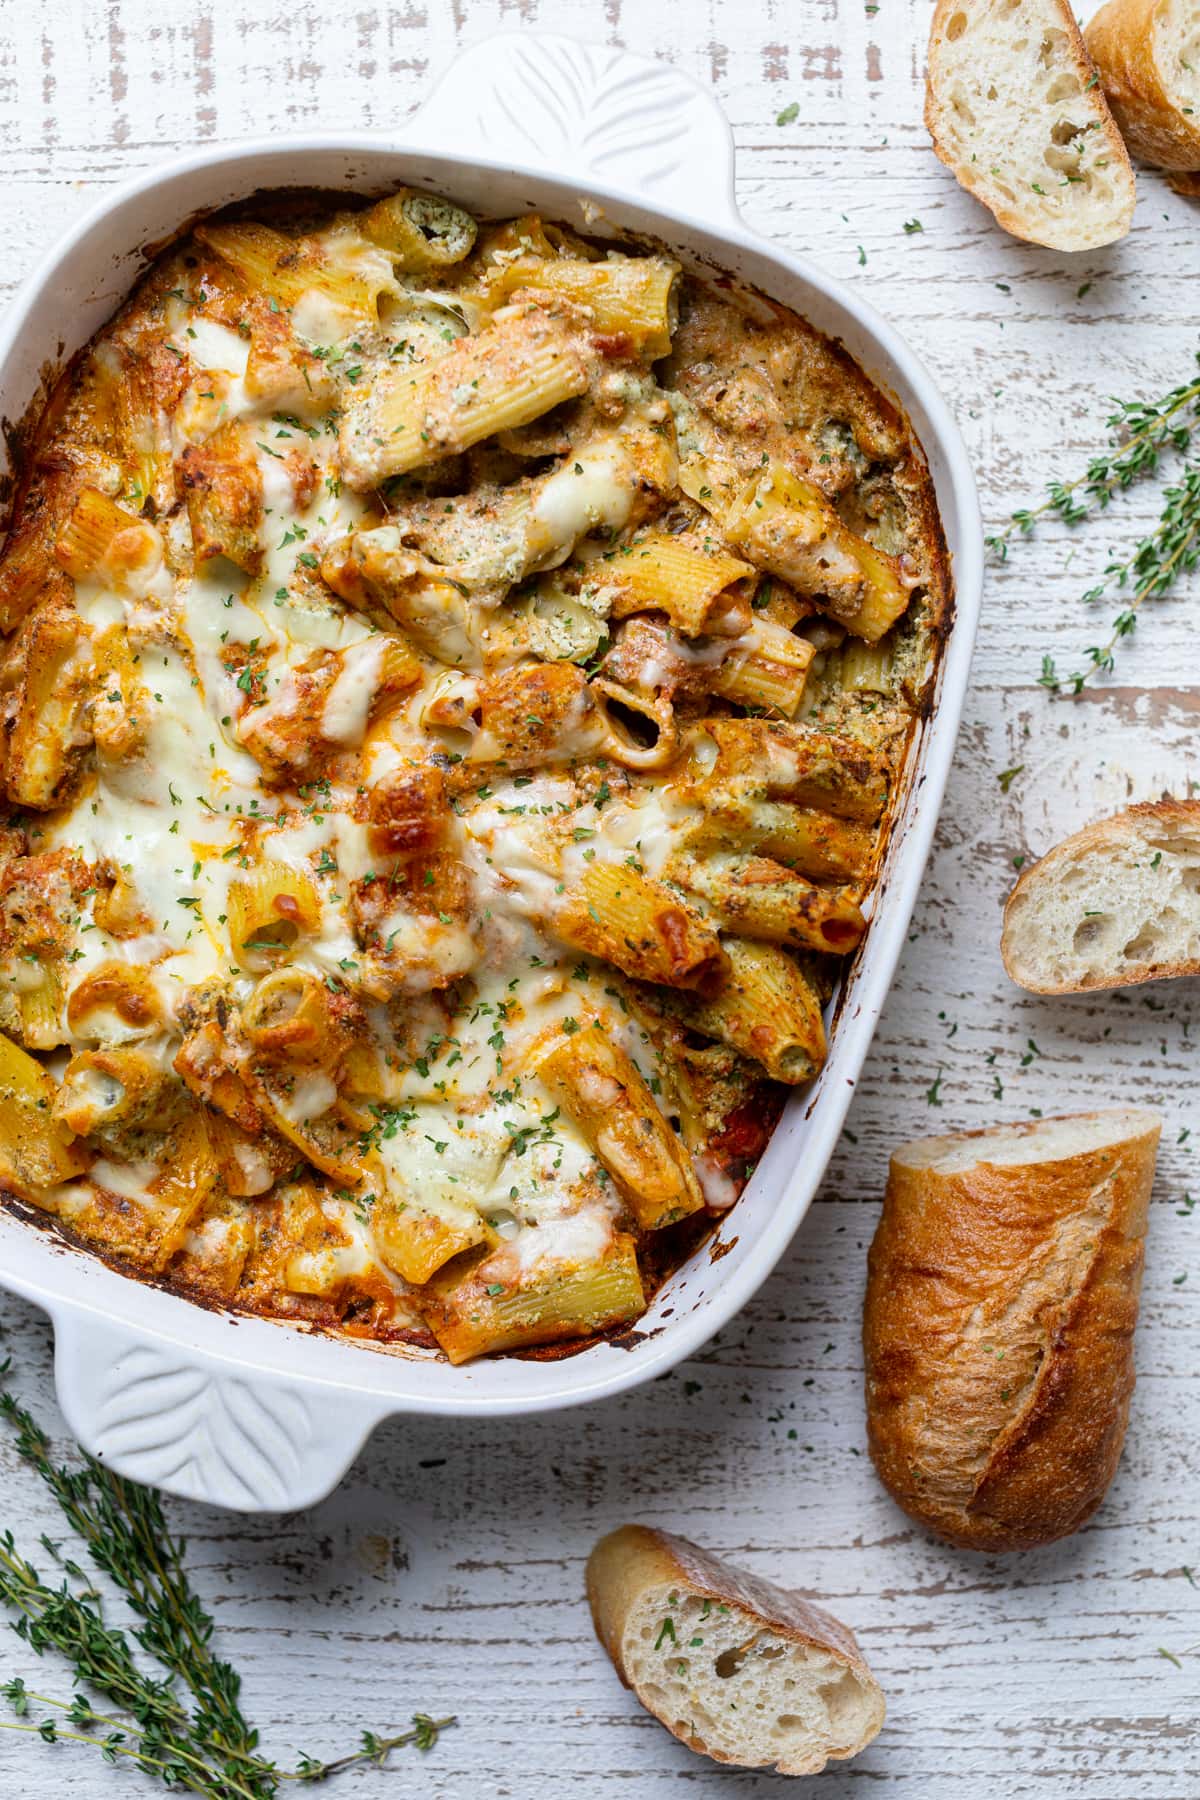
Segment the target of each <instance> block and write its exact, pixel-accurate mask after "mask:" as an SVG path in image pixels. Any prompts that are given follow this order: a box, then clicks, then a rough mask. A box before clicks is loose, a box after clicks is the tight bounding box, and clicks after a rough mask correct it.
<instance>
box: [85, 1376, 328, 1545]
mask: <svg viewBox="0 0 1200 1800" xmlns="http://www.w3.org/2000/svg"><path fill="white" fill-rule="evenodd" d="M90 1435H92V1436H93V1438H94V1441H95V1442H96V1443H97V1444H98V1446H99V1453H100V1454H101V1455H102V1456H103V1458H104V1460H105V1461H106V1462H108V1463H111V1464H112V1465H114V1466H115V1467H117V1468H118V1469H119V1470H120V1472H121V1473H122V1474H123V1475H127V1476H129V1477H130V1479H131V1480H133V1481H140V1482H144V1483H145V1484H147V1485H148V1486H151V1487H163V1488H167V1489H168V1490H169V1491H170V1492H171V1493H175V1494H183V1495H186V1496H188V1497H189V1498H191V1499H194V1500H203V1501H206V1502H208V1503H210V1504H211V1505H214V1506H229V1507H235V1508H238V1509H240V1510H245V1509H247V1508H257V1509H261V1510H264V1511H269V1510H284V1509H286V1508H288V1507H289V1506H290V1505H292V1504H294V1502H293V1500H292V1498H291V1496H292V1495H293V1494H294V1492H295V1489H296V1485H297V1481H298V1478H299V1477H300V1475H301V1472H302V1468H303V1458H304V1452H305V1451H306V1450H307V1448H308V1447H309V1445H310V1443H311V1442H312V1439H313V1436H314V1428H313V1418H312V1413H311V1410H310V1407H309V1403H308V1401H307V1400H306V1399H305V1397H304V1395H303V1394H302V1393H301V1391H300V1390H299V1389H298V1388H295V1387H291V1386H286V1385H283V1384H281V1383H279V1382H275V1381H272V1380H271V1379H270V1378H269V1377H256V1378H255V1379H254V1381H253V1382H250V1381H246V1380H244V1379H243V1378H242V1377H240V1376H237V1375H220V1376H218V1375H216V1374H214V1373H212V1372H211V1371H209V1370H207V1369H205V1368H204V1367H202V1366H200V1365H198V1364H195V1363H190V1364H189V1363H180V1362H178V1361H176V1360H174V1359H173V1358H172V1357H171V1356H170V1354H169V1353H167V1352H165V1351H164V1350H162V1349H160V1348H158V1347H157V1346H155V1345H151V1344H140V1345H138V1346H137V1347H136V1348H134V1349H133V1350H131V1351H130V1352H129V1353H128V1354H127V1355H125V1356H122V1357H120V1358H119V1359H118V1360H117V1361H115V1362H113V1363H112V1364H110V1366H109V1368H108V1371H107V1373H106V1375H105V1376H104V1378H103V1379H102V1382H101V1383H100V1392H99V1396H98V1405H97V1409H96V1413H95V1416H94V1429H93V1432H92V1433H91V1434H90Z"/></svg>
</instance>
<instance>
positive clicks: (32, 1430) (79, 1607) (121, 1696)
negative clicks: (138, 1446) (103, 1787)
mask: <svg viewBox="0 0 1200 1800" xmlns="http://www.w3.org/2000/svg"><path fill="white" fill-rule="evenodd" d="M6 1372H7V1365H6V1364H5V1365H0V1377H2V1376H3V1375H4V1374H5V1373H6ZM0 1418H3V1419H4V1420H5V1421H6V1422H7V1423H8V1424H9V1425H11V1426H12V1428H13V1430H14V1433H15V1442H16V1447H17V1451H18V1453H19V1455H20V1456H21V1457H22V1459H23V1460H24V1461H25V1462H26V1463H28V1464H29V1466H30V1467H31V1468H33V1469H34V1470H35V1471H36V1472H37V1474H38V1475H39V1476H40V1477H41V1479H42V1480H43V1481H44V1482H45V1483H46V1485H47V1487H48V1488H49V1489H50V1492H51V1493H52V1494H53V1496H54V1498H55V1501H56V1502H57V1504H58V1506H59V1509H60V1511H61V1512H62V1515H63V1517H64V1519H65V1521H66V1522H67V1524H69V1525H70V1526H71V1527H72V1529H73V1530H74V1531H75V1532H76V1533H77V1534H78V1535H79V1537H80V1538H81V1539H82V1541H83V1543H84V1544H85V1545H86V1546H87V1548H88V1550H89V1552H90V1554H91V1556H92V1558H93V1560H94V1562H95V1563H96V1565H97V1567H98V1568H100V1569H101V1570H103V1572H104V1573H105V1574H107V1575H108V1576H109V1577H110V1578H111V1579H112V1581H113V1582H114V1583H115V1585H116V1586H117V1587H118V1588H119V1589H120V1590H121V1592H122V1593H123V1594H124V1595H125V1597H126V1599H127V1600H128V1602H129V1604H130V1605H131V1606H132V1607H133V1609H134V1611H135V1613H136V1614H137V1615H138V1618H139V1619H140V1621H141V1623H140V1624H139V1625H137V1626H136V1627H134V1628H133V1629H132V1630H131V1631H130V1632H129V1633H128V1634H126V1633H125V1632H124V1631H121V1630H118V1629H117V1628H116V1627H114V1626H111V1625H109V1624H108V1623H107V1622H106V1620H105V1618H104V1615H103V1610H102V1601H101V1597H100V1595H99V1594H98V1593H97V1591H96V1589H95V1587H94V1586H93V1585H92V1583H91V1581H90V1580H89V1579H88V1577H87V1575H86V1574H85V1572H84V1570H83V1569H81V1568H80V1567H79V1565H78V1564H77V1563H76V1562H74V1561H72V1560H71V1558H70V1557H69V1556H67V1555H64V1554H62V1552H61V1547H60V1546H59V1545H58V1544H57V1543H55V1542H53V1541H52V1540H51V1539H50V1538H49V1537H43V1539H42V1543H43V1545H44V1547H45V1549H46V1551H47V1552H48V1554H49V1555H51V1556H52V1557H53V1558H54V1560H55V1562H56V1563H57V1564H58V1566H59V1568H60V1569H61V1570H62V1572H63V1576H64V1579H63V1582H62V1585H61V1586H60V1587H58V1588H55V1587H52V1586H51V1585H49V1584H48V1583H47V1582H46V1581H44V1580H43V1579H42V1577H41V1575H40V1574H39V1573H38V1571H37V1570H36V1569H35V1568H34V1566H33V1565H32V1563H30V1562H28V1561H27V1560H26V1558H25V1557H23V1556H22V1555H21V1554H20V1552H19V1551H18V1550H17V1548H16V1545H15V1543H14V1541H13V1537H12V1534H11V1532H4V1533H0V1602H2V1603H3V1604H5V1605H7V1606H8V1607H9V1608H10V1610H11V1611H12V1612H13V1613H15V1614H16V1618H15V1619H14V1621H13V1630H14V1631H15V1632H16V1633H17V1635H18V1636H19V1637H21V1638H22V1639H23V1640H24V1641H25V1642H26V1643H27V1644H28V1646H29V1648H30V1649H31V1650H32V1651H33V1652H34V1653H35V1654H36V1655H38V1656H41V1655H43V1654H44V1653H45V1652H46V1651H47V1650H50V1649H53V1650H57V1651H58V1652H59V1653H60V1654H61V1655H62V1656H64V1657H65V1658H66V1660H67V1662H68V1663H69V1664H70V1666H71V1668H72V1670H73V1672H74V1678H75V1682H76V1684H77V1691H76V1693H75V1696H74V1698H73V1699H72V1700H70V1701H66V1700H59V1699H55V1698H53V1697H52V1696H50V1695H47V1694H41V1693H34V1692H32V1691H31V1690H30V1689H28V1688H27V1687H26V1686H25V1683H24V1682H23V1681H22V1680H21V1679H20V1677H19V1676H18V1677H14V1678H13V1679H11V1680H9V1681H7V1682H5V1683H3V1684H0V1694H2V1695H3V1697H4V1698H5V1699H7V1700H8V1702H9V1704H10V1705H11V1706H12V1708H13V1710H14V1712H15V1713H16V1714H17V1715H18V1720H17V1721H13V1720H0V1730H5V1731H18V1732H24V1733H26V1734H27V1735H36V1736H40V1737H41V1738H43V1739H44V1740H45V1741H46V1742H47V1743H51V1744H52V1743H57V1742H59V1741H64V1742H71V1743H79V1744H90V1745H91V1746H92V1747H93V1748H94V1749H99V1750H100V1752H101V1754H102V1755H103V1756H104V1758H105V1760H106V1761H107V1762H110V1763H115V1762H116V1760H117V1758H118V1757H122V1758H125V1759H126V1760H127V1761H129V1762H132V1763H134V1764H136V1766H137V1767H138V1768H140V1769H142V1770H143V1771H144V1772H145V1773H147V1774H150V1775H154V1776H156V1777H157V1778H158V1779H159V1780H161V1781H162V1782H163V1783H164V1784H165V1785H166V1786H167V1787H176V1788H187V1789H189V1790H190V1791H191V1792H192V1793H194V1794H199V1795H201V1796H202V1797H203V1800H274V1796H276V1795H277V1794H278V1792H279V1788H280V1784H281V1783H283V1782H285V1781H288V1782H291V1781H302V1782H316V1781H324V1780H326V1779H327V1778H328V1777H329V1776H331V1775H335V1774H340V1773H341V1772H342V1771H343V1770H345V1769H349V1768H352V1767H354V1766H355V1765H357V1764H366V1763H373V1764H375V1765H377V1766H380V1765H382V1764H383V1763H384V1762H385V1761H386V1759H387V1758H388V1756H389V1755H390V1754H391V1752H392V1751H393V1750H398V1749H401V1748H402V1747H405V1746H407V1745H413V1746H414V1747H415V1748H416V1749H417V1750H419V1751H426V1750H429V1749H431V1748H432V1747H433V1745H434V1744H435V1743H436V1742H437V1739H438V1735H439V1733H440V1732H442V1731H444V1730H446V1729H447V1728H448V1727H450V1726H451V1725H454V1724H455V1723H456V1720H455V1719H454V1717H453V1716H451V1717H448V1718H444V1719H436V1720H435V1719H432V1718H430V1717H429V1716H428V1714H426V1713H416V1714H414V1715H413V1721H412V1726H411V1728H410V1729H409V1730H407V1731H403V1732H399V1733H397V1734H395V1735H393V1736H390V1737H381V1736H378V1735H376V1734H375V1733H374V1732H370V1731H364V1732H363V1733H362V1737H361V1740H360V1745H359V1748H358V1749H356V1750H353V1751H349V1752H347V1753H345V1754H344V1755H341V1756H337V1757H334V1758H332V1759H330V1760H328V1761H318V1760H316V1759H315V1758H312V1757H308V1756H305V1757H303V1758H302V1759H301V1761H300V1765H299V1767H298V1768H296V1769H280V1768H278V1767H277V1766H276V1764H275V1763H273V1762H272V1761H270V1760H269V1759H268V1758H267V1757H265V1756H263V1755H262V1754H260V1753H259V1751H258V1733H257V1731H255V1730H254V1728H253V1727H252V1726H251V1725H250V1724H249V1722H248V1721H247V1719H246V1717H245V1715H244V1713H243V1712H242V1708H241V1702H240V1692H241V1681H240V1678H239V1676H238V1674H237V1672H236V1670H235V1669H233V1667H232V1666H231V1665H230V1664H229V1663H226V1662H223V1661H222V1660H221V1659H220V1658H219V1657H218V1656H216V1655H215V1654H214V1652H213V1648H212V1639H213V1621H212V1618H211V1616H210V1615H209V1614H208V1613H207V1612H206V1611H205V1609H204V1607H203V1606H202V1605H201V1603H200V1599H199V1597H198V1595H197V1594H196V1593H195V1592H194V1591H193V1589H192V1586H191V1583H190V1581H189V1580H188V1576H187V1572H186V1566H185V1562H184V1555H185V1549H186V1545H185V1542H184V1540H183V1539H182V1538H176V1537H173V1536H172V1535H171V1534H170V1532H169V1531H168V1529H167V1525H166V1520H165V1518H164V1515H163V1511H162V1503H161V1500H160V1498H159V1496H158V1495H157V1494H155V1493H153V1492H152V1491H151V1490H150V1489H148V1488H141V1487H138V1486H137V1485H136V1484H135V1483H133V1482H129V1481H125V1480H123V1479H122V1478H121V1477H120V1476H118V1475H113V1474H112V1473H110V1472H109V1471H108V1470H107V1469H105V1468H103V1467H102V1466H101V1465H100V1464H99V1463H97V1462H96V1461H95V1460H94V1459H93V1458H91V1457H85V1458H84V1459H83V1464H82V1467H80V1468H78V1469H67V1468H63V1467H60V1466H59V1465H57V1464H55V1463H54V1462H53V1461H52V1459H51V1455H50V1444H49V1440H48V1439H47V1437H46V1435H45V1433H44V1432H43V1431H42V1429H41V1427H40V1426H39V1425H38V1424H37V1422H36V1421H35V1420H34V1419H33V1418H32V1417H31V1416H30V1414H29V1413H27V1412H26V1411H25V1410H24V1408H23V1407H21V1406H19V1405H18V1404H17V1402H16V1401H15V1400H14V1399H13V1397H12V1395H11V1394H9V1393H8V1392H7V1391H6V1390H4V1389H3V1388H0ZM72 1584H74V1585H72ZM131 1639H132V1640H133V1642H134V1643H136V1644H137V1645H139V1646H140V1647H141V1649H142V1650H144V1651H146V1652H147V1653H148V1654H149V1655H150V1656H152V1657H153V1658H154V1659H155V1660H156V1662H158V1663H159V1664H160V1665H161V1667H162V1668H163V1669H164V1670H165V1671H166V1673H165V1675H164V1676H163V1677H162V1678H157V1677H154V1676H151V1675H147V1674H144V1673H143V1672H142V1670H141V1668H140V1667H139V1666H138V1664H137V1662H135V1660H134V1656H133V1652H132V1647H131V1642H130V1640H131ZM177 1682H179V1683H181V1684H182V1689H183V1690H186V1696H190V1701H191V1704H190V1705H189V1704H188V1703H187V1698H186V1696H185V1694H184V1692H182V1691H180V1689H177V1687H176V1683H177ZM85 1688H88V1689H91V1690H92V1691H94V1692H96V1693H99V1694H103V1695H104V1696H105V1697H106V1698H107V1699H108V1700H109V1701H111V1702H113V1704H114V1705H115V1706H116V1708H117V1709H118V1711H117V1712H115V1713H113V1712H101V1711H100V1710H99V1709H98V1708H97V1707H95V1706H94V1705H93V1704H92V1702H91V1701H90V1700H89V1699H88V1698H87V1697H86V1694H85V1693H84V1691H83V1690H84V1689H85ZM31 1704H36V1705H38V1706H39V1707H45V1708H48V1709H49V1711H48V1712H47V1715H46V1716H45V1717H44V1718H43V1719H42V1720H41V1721H40V1723H36V1724H35V1723H32V1722H29V1723H25V1722H18V1721H21V1720H22V1719H23V1716H24V1715H25V1714H27V1713H28V1711H29V1708H30V1705H31ZM56 1712H58V1713H65V1714H66V1716H67V1724H69V1725H70V1726H71V1727H74V1728H75V1729H67V1728H66V1725H64V1726H62V1727H60V1726H59V1724H58V1722H57V1721H56V1719H55V1718H54V1717H53V1714H54V1713H56ZM101 1734H103V1735H101Z"/></svg>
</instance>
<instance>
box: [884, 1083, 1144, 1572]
mask: <svg viewBox="0 0 1200 1800" xmlns="http://www.w3.org/2000/svg"><path fill="white" fill-rule="evenodd" d="M1161 1130H1162V1121H1161V1119H1160V1118H1159V1116H1158V1115H1157V1114H1156V1113H1154V1112H1150V1111H1148V1110H1146V1109H1144V1108H1139V1107H1117V1108H1112V1109H1109V1110H1107V1111H1102V1112H1093V1113H1080V1114H1076V1115H1074V1116H1073V1117H1068V1118H1056V1119H1041V1120H1035V1121H1032V1122H1030V1123H1026V1124H1019V1125H1010V1126H997V1127H995V1128H993V1129H991V1130H985V1131H967V1132H961V1133H958V1134H956V1135H952V1136H946V1137H940V1138H924V1139H920V1140H919V1141H917V1142H915V1143H911V1144H906V1145H903V1146H902V1147H901V1148H900V1149H899V1150H897V1151H896V1153H895V1154H894V1156H893V1157H892V1162H891V1168H890V1170H889V1173H888V1185H887V1193H886V1196H885V1199H884V1207H883V1214H882V1217H881V1218H880V1222H879V1228H878V1230H877V1231H876V1234H875V1239H874V1241H873V1243H872V1245H871V1251H870V1257H869V1262H868V1280H867V1296H866V1303H865V1306H864V1311H863V1349H864V1357H865V1365H866V1395H867V1435H868V1443H869V1446H870V1451H871V1457H872V1460H873V1461H874V1464H875V1468H876V1471H877V1473H878V1475H879V1477H880V1480H881V1481H882V1482H883V1484H884V1486H885V1487H886V1488H887V1490H888V1492H889V1493H890V1494H891V1496H892V1498H893V1499H894V1500H895V1501H896V1503H897V1505H898V1506H900V1507H901V1508H902V1509H903V1510H904V1511H905V1512H906V1513H908V1514H909V1516H910V1517H911V1518H914V1519H916V1520H917V1521H918V1523H920V1524H921V1525H923V1526H925V1527H926V1529H927V1530H929V1531H931V1532H933V1533H934V1534H935V1535H936V1536H938V1537H941V1538H944V1539H945V1540H946V1541H947V1542H948V1543H951V1544H955V1545H957V1546H958V1547H960V1548H962V1549H967V1550H980V1551H986V1552H992V1551H1008V1550H1026V1549H1033V1548H1035V1547H1037V1546H1039V1545H1042V1544H1048V1543H1052V1542H1053V1541H1054V1540H1055V1539H1057V1538H1061V1537H1066V1536H1068V1535H1069V1534H1070V1533H1071V1532H1073V1531H1077V1530H1078V1529H1079V1527H1080V1526H1081V1525H1082V1524H1084V1523H1085V1522H1086V1521H1087V1520H1088V1519H1089V1518H1090V1517H1091V1515H1092V1514H1093V1513H1094V1512H1095V1510H1096V1508H1097V1507H1098V1506H1099V1505H1100V1503H1101V1501H1102V1500H1103V1498H1104V1495H1105V1493H1106V1492H1107V1490H1108V1486H1109V1483H1110V1482H1111V1481H1112V1478H1113V1475H1114V1474H1115V1472H1116V1468H1117V1464H1118V1462H1119V1460H1120V1455H1121V1448H1122V1445H1123V1443H1124V1438H1125V1428H1126V1424H1127V1421H1128V1417H1129V1403H1130V1396H1131V1395H1132V1392H1133V1385H1134V1365H1133V1336H1134V1330H1135V1327H1136V1324H1137V1312H1138V1296H1139V1292H1140V1288H1141V1278H1142V1259H1143V1250H1144V1243H1145V1231H1146V1219H1147V1213H1148V1207H1149V1200H1150V1190H1151V1187H1152V1185H1153V1180H1154V1164H1155V1157H1156V1154H1157V1149H1158V1140H1159V1136H1160V1133H1161Z"/></svg>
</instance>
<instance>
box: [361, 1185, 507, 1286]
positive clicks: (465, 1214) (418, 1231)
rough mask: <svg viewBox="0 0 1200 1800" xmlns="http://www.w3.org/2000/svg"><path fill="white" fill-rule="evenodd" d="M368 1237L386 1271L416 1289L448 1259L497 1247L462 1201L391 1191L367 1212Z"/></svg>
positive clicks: (489, 1234)
mask: <svg viewBox="0 0 1200 1800" xmlns="http://www.w3.org/2000/svg"><path fill="white" fill-rule="evenodd" d="M371 1235H372V1237H373V1238H374V1240H375V1245H376V1248H377V1249H378V1251H379V1254H380V1256H381V1257H382V1258H383V1260H384V1262H385V1263H387V1265H388V1267H389V1268H390V1269H394V1270H395V1272H396V1274H397V1275H399V1276H401V1277H402V1278H403V1279H404V1280H405V1281H411V1282H413V1283H415V1284H417V1285H418V1286H419V1285H420V1284H422V1283H423V1282H426V1281H428V1280H429V1278H430V1276H431V1275H434V1274H436V1273H437V1271H438V1270H439V1269H440V1268H441V1267H442V1265H443V1264H444V1263H448V1262H449V1261H450V1259H451V1257H453V1256H460V1255H461V1254H462V1253H463V1251H464V1250H472V1249H474V1248H475V1247H476V1245H479V1244H493V1243H495V1241H496V1234H495V1232H494V1231H492V1230H491V1229H490V1228H489V1227H488V1226H487V1225H486V1224H485V1223H484V1221H483V1220H482V1219H481V1218H480V1216H479V1214H478V1213H477V1212H476V1211H475V1209H474V1207H472V1206H468V1205H467V1204H466V1202H465V1201H461V1200H453V1199H451V1198H450V1197H448V1196H446V1195H443V1194H421V1193H417V1192H412V1193H404V1194H399V1193H396V1192H393V1191H392V1189H391V1188H390V1187H388V1188H385V1190H384V1191H383V1192H382V1193H380V1194H378V1195H377V1196H376V1200H375V1204H374V1206H373V1207H372V1208H371Z"/></svg>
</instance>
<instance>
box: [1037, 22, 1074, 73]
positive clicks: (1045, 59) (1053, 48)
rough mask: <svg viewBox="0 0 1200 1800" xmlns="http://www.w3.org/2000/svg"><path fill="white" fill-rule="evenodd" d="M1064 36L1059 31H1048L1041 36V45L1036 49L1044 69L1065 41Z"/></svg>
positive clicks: (1048, 65)
mask: <svg viewBox="0 0 1200 1800" xmlns="http://www.w3.org/2000/svg"><path fill="white" fill-rule="evenodd" d="M1066 41H1067V40H1066V36H1065V34H1064V33H1063V32H1061V31H1048V32H1046V34H1045V36H1044V37H1043V38H1042V47H1041V49H1040V50H1039V51H1038V61H1039V62H1040V63H1041V65H1042V67H1043V68H1044V69H1048V68H1049V67H1050V65H1051V63H1052V62H1053V61H1054V58H1055V56H1056V54H1057V53H1058V51H1059V50H1060V49H1061V48H1062V46H1063V44H1065V43H1066Z"/></svg>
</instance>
